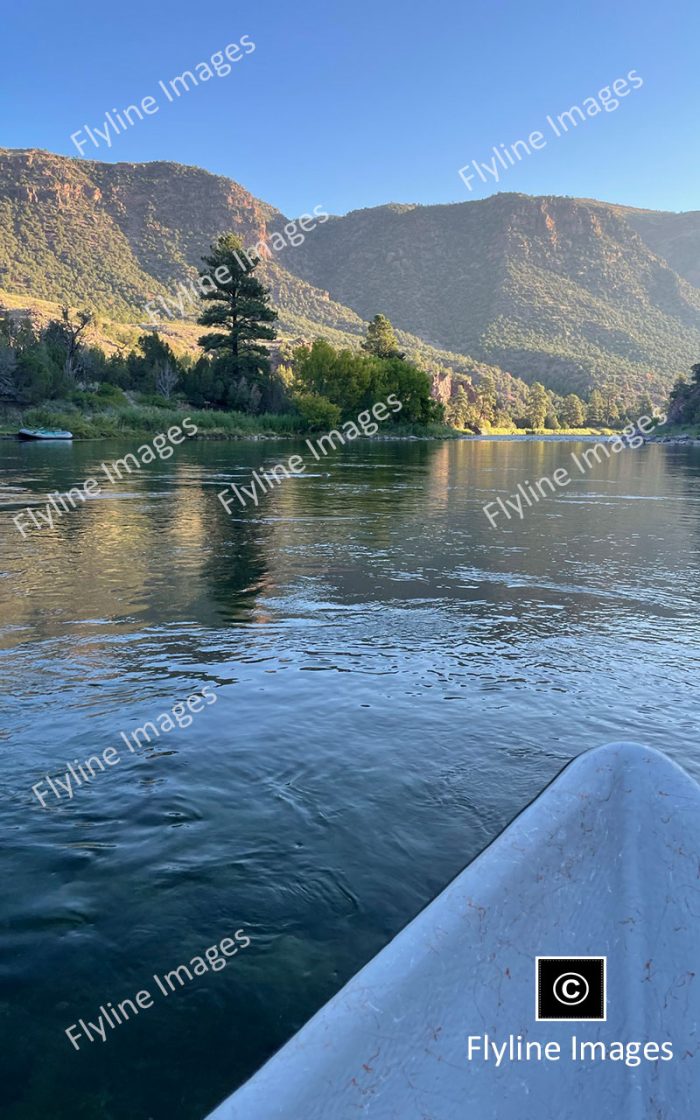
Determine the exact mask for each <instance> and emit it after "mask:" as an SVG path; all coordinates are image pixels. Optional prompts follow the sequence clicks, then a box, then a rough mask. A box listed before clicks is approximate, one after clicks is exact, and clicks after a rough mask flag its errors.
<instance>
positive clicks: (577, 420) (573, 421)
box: [562, 393, 586, 428]
mask: <svg viewBox="0 0 700 1120" xmlns="http://www.w3.org/2000/svg"><path fill="white" fill-rule="evenodd" d="M562 416H563V419H564V423H565V424H566V425H567V427H569V428H582V427H583V426H584V424H585V423H586V406H585V404H584V403H583V401H582V400H581V398H580V397H578V396H577V395H576V393H569V395H568V396H567V397H565V398H564V408H563V410H562Z"/></svg>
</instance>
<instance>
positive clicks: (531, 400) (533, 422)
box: [525, 381, 549, 428]
mask: <svg viewBox="0 0 700 1120" xmlns="http://www.w3.org/2000/svg"><path fill="white" fill-rule="evenodd" d="M525 410H526V418H527V425H528V427H529V428H544V422H545V420H546V418H547V412H548V411H549V396H548V394H547V390H546V389H545V387H544V385H542V384H541V382H539V381H533V383H532V385H531V386H530V388H529V389H528V391H527V404H526V406H525Z"/></svg>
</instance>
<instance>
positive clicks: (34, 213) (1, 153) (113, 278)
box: [0, 149, 700, 399]
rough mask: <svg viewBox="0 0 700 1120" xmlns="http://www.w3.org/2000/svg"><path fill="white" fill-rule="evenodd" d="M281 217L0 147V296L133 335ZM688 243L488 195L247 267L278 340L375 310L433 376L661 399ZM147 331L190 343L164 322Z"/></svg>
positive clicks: (178, 171) (329, 234)
mask: <svg viewBox="0 0 700 1120" xmlns="http://www.w3.org/2000/svg"><path fill="white" fill-rule="evenodd" d="M287 221H288V219H287V218H285V216H284V215H282V214H281V213H280V212H279V211H278V210H276V209H275V208H274V207H272V206H269V205H268V204H266V203H265V202H262V201H260V200H259V199H257V198H255V197H254V196H253V195H251V194H250V193H249V192H248V191H246V190H245V188H243V187H242V186H240V185H239V184H237V183H235V182H233V181H232V180H230V179H226V178H224V177H222V176H217V175H212V174H210V173H208V172H206V171H202V170H200V169H199V168H193V167H184V166H182V165H179V164H175V163H148V164H125V163H120V164H103V163H99V162H95V161H88V160H79V159H73V158H67V157H63V156H57V155H52V154H50V153H47V152H40V151H15V150H8V149H4V150H2V149H0V288H2V289H4V290H5V291H7V292H10V293H14V294H15V295H16V296H17V297H18V298H19V299H20V303H21V301H22V297H24V298H25V299H27V298H29V297H31V298H32V299H34V300H35V301H36V300H46V301H50V302H58V301H66V302H68V303H70V304H71V305H73V306H76V305H90V306H92V307H93V308H97V309H98V310H99V311H101V312H102V313H104V315H105V316H107V317H108V318H109V319H110V320H111V321H116V322H119V321H121V322H123V323H124V324H128V323H131V324H134V323H138V322H139V321H141V322H145V321H146V317H145V312H144V308H145V304H146V303H147V302H148V301H149V300H153V299H155V298H157V297H159V296H162V297H165V298H168V297H169V296H170V297H171V298H172V297H173V294H174V293H175V292H176V289H177V286H178V285H179V284H181V283H182V282H183V281H184V280H186V279H187V277H188V276H190V277H191V276H194V275H195V271H196V268H197V266H198V265H199V263H200V260H201V257H202V254H203V253H204V252H206V250H207V249H208V246H209V244H210V243H211V241H212V240H213V239H214V238H215V237H216V235H217V234H219V233H221V232H223V231H225V230H233V231H235V232H236V233H237V234H239V236H240V237H241V238H242V240H243V243H244V244H245V245H247V246H252V245H253V244H255V243H256V242H257V241H259V240H260V238H263V237H266V236H267V237H269V236H270V234H272V233H273V232H274V231H279V230H281V229H283V227H284V225H285V224H286V222H287ZM698 248H700V214H697V213H696V214H657V213H655V212H651V211H641V210H633V209H630V208H628V207H622V206H615V205H608V204H606V203H601V202H597V201H595V200H585V199H571V198H544V197H542V198H531V197H529V196H526V195H518V194H500V195H496V196H493V197H491V198H488V199H484V200H480V201H469V202H463V203H455V204H451V205H444V206H415V205H388V206H381V207H376V208H374V209H370V210H361V211H354V212H352V213H350V214H348V215H346V216H345V217H332V218H331V219H330V220H328V221H327V222H325V223H324V224H322V225H318V226H317V228H316V229H315V230H313V232H310V233H308V234H307V236H306V241H305V243H304V244H303V245H301V246H297V247H292V246H289V245H288V246H287V247H286V248H284V249H283V250H281V251H280V252H278V253H275V254H274V255H272V256H271V258H270V260H269V261H267V262H265V263H264V265H262V266H261V271H262V274H263V277H262V278H263V279H264V280H265V281H266V282H267V283H268V284H269V285H270V286H271V287H272V290H273V296H274V301H275V303H276V305H277V306H278V307H279V309H280V313H281V327H282V332H283V334H285V335H286V336H287V337H300V336H303V337H313V335H314V334H317V333H324V334H326V335H328V337H330V338H332V339H334V340H335V341H336V342H340V341H342V342H344V343H348V342H356V341H357V338H358V336H359V335H360V334H361V333H362V331H363V329H364V322H363V320H366V319H368V318H370V317H371V316H372V315H374V314H375V313H376V312H377V311H380V310H381V311H383V312H384V313H385V314H387V315H389V317H390V318H391V319H392V320H393V321H394V323H395V325H396V327H397V328H398V329H399V332H400V336H401V341H402V345H404V346H405V347H406V349H407V350H408V351H409V353H410V354H412V355H414V356H420V357H421V359H422V360H423V361H425V362H426V363H427V364H428V365H432V366H434V367H435V368H434V370H433V372H438V367H440V366H442V367H446V368H447V369H448V370H451V371H453V372H455V373H461V374H464V375H467V376H468V377H473V378H475V379H478V377H479V376H480V375H481V374H483V373H484V372H486V370H487V368H488V369H489V370H490V371H491V372H494V373H495V375H496V380H497V384H498V388H499V391H500V392H501V393H503V395H505V396H506V397H508V398H510V399H513V398H514V397H520V396H522V393H523V390H524V385H523V383H522V381H521V380H520V379H521V378H522V379H524V380H525V381H532V380H535V379H541V380H543V381H544V382H545V384H547V385H548V386H549V387H551V388H553V389H555V390H557V391H559V392H569V391H575V392H578V393H580V394H582V395H586V394H587V393H588V391H589V390H590V389H591V388H592V387H594V386H600V385H603V384H606V383H610V382H616V383H617V384H618V386H619V387H620V388H623V389H627V390H632V391H642V390H647V391H649V390H650V391H652V392H655V393H656V395H657V396H663V395H664V394H665V392H666V390H667V389H668V387H669V385H670V384H671V383H672V381H673V380H674V379H675V377H676V376H677V374H678V373H679V372H681V371H683V370H686V369H687V368H688V367H689V366H690V365H691V364H692V363H693V362H694V361H696V360H697V358H698V355H700V290H699V289H698V288H697V287H696V286H695V283H696V282H697V283H700V275H698V273H699V271H700V270H699V269H698V265H697V261H698V259H700V258H699V257H698V252H697V249H698ZM17 306H18V305H17ZM163 324H164V327H165V329H166V330H168V331H174V332H175V334H178V333H182V334H183V336H184V337H186V338H187V339H190V338H191V340H192V342H193V341H194V338H195V333H194V331H192V332H191V333H190V332H189V330H188V328H187V325H186V324H184V323H182V322H181V321H178V320H177V319H169V318H167V317H166V316H165V315H164V316H163ZM504 370H510V371H511V372H512V373H513V374H514V375H516V376H515V377H511V376H509V375H508V374H505V373H504V372H503V371H504Z"/></svg>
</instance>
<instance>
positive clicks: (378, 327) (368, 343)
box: [362, 315, 404, 358]
mask: <svg viewBox="0 0 700 1120" xmlns="http://www.w3.org/2000/svg"><path fill="white" fill-rule="evenodd" d="M362 349H363V350H366V351H367V353H368V354H374V356H375V357H376V358H403V357H404V355H403V354H402V353H401V351H400V350H399V340H398V338H397V337H396V334H395V332H394V328H393V327H392V325H391V323H390V321H389V320H388V319H387V317H386V315H375V316H374V318H373V319H372V322H371V323H370V324H369V326H368V327H367V338H366V339H365V341H364V342H363V343H362Z"/></svg>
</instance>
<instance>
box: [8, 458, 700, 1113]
mask: <svg viewBox="0 0 700 1120" xmlns="http://www.w3.org/2000/svg"><path fill="white" fill-rule="evenodd" d="M583 447H584V445H583V444H580V443H579V444H575V443H571V442H567V441H532V440H523V441H513V440H505V441H499V440H493V441H490V440H478V441H458V442H449V443H442V442H388V441H364V442H362V443H359V442H358V443H357V444H355V445H353V446H351V447H347V448H345V449H342V450H341V451H339V452H337V453H335V454H333V455H328V456H327V458H325V459H323V460H322V461H320V462H315V460H313V457H312V456H311V455H310V453H309V452H308V450H306V451H305V449H304V448H303V446H302V447H301V449H300V448H299V446H298V445H296V444H292V443H281V442H256V443H201V442H197V443H188V444H186V445H183V446H181V447H179V448H177V450H176V452H175V454H174V456H173V457H172V459H170V460H169V461H168V462H165V463H162V462H158V463H155V464H153V465H151V466H148V467H143V468H142V469H141V470H139V471H137V472H134V473H132V474H131V475H129V476H127V477H125V478H123V479H122V480H121V481H120V482H116V483H115V484H114V485H113V486H109V487H107V489H106V490H105V491H103V492H102V493H100V494H99V495H98V496H96V497H95V498H94V499H92V500H91V501H90V502H89V503H87V504H86V505H85V506H84V507H81V508H80V509H78V510H76V511H71V512H70V513H66V514H64V515H62V516H60V517H59V516H56V518H55V521H56V523H55V525H54V527H53V528H46V529H42V530H34V531H30V532H28V534H27V536H26V539H23V538H22V537H21V536H20V534H19V532H18V531H17V530H16V528H15V526H14V525H13V523H12V517H13V516H16V515H17V513H18V511H19V509H20V508H21V507H24V506H26V505H27V504H28V503H29V502H36V503H38V504H39V505H40V506H41V503H43V502H45V501H46V494H47V492H48V491H61V492H63V491H66V490H68V489H69V488H70V487H71V486H74V485H76V484H79V483H80V482H82V481H83V480H84V479H86V478H88V477H90V476H94V475H95V474H96V473H97V472H98V471H99V465H100V463H101V462H109V461H110V460H113V459H116V458H119V457H121V456H122V455H124V454H125V453H126V452H127V451H129V450H133V446H132V444H131V443H126V442H124V443H122V442H120V443H117V442H114V443H103V442H94V443H91V442H86V443H76V444H75V445H73V446H70V445H65V446H62V445H44V446H41V445H22V444H15V443H13V442H3V443H0V482H1V483H2V489H1V490H0V537H1V540H2V545H1V548H2V551H1V553H0V625H1V633H0V640H1V647H0V656H1V657H2V666H1V668H0V672H1V673H2V682H3V697H4V698H3V704H2V717H1V720H0V744H1V745H2V755H1V763H0V780H1V783H2V818H3V830H2V836H3V844H2V857H1V860H2V882H3V885H4V888H5V889H4V890H3V892H2V897H1V898H0V948H1V951H0V1023H1V1028H0V1029H1V1030H2V1046H1V1047H0V1061H1V1062H2V1067H3V1069H2V1082H1V1084H2V1097H3V1105H4V1108H3V1115H5V1116H6V1117H7V1118H8V1120H38V1118H39V1117H47V1116H50V1117H52V1120H163V1118H165V1117H167V1118H168V1120H198V1118H201V1117H202V1116H204V1115H205V1113H206V1112H207V1111H208V1110H209V1109H210V1108H212V1107H213V1106H214V1105H215V1104H216V1103H217V1102H218V1101H219V1100H220V1099H221V1098H222V1097H223V1096H225V1095H227V1094H228V1093H229V1092H231V1091H232V1090H233V1089H234V1088H235V1087H236V1086H237V1085H238V1084H240V1083H241V1082H242V1081H243V1080H244V1079H245V1078H246V1077H247V1076H248V1075H249V1074H251V1073H252V1072H253V1071H254V1070H255V1068H256V1067H257V1066H258V1065H259V1064H260V1063H261V1062H262V1061H263V1060H264V1059H265V1058H266V1057H267V1056H268V1055H270V1054H271V1053H272V1052H273V1051H274V1050H275V1049H276V1048H277V1047H278V1046H279V1045H280V1044H281V1043H282V1042H284V1041H285V1040H286V1039H287V1038H288V1037H289V1035H290V1034H291V1033H292V1032H293V1031H294V1030H295V1029H297V1028H298V1027H299V1026H301V1025H302V1024H303V1022H304V1021H305V1020H306V1019H307V1018H308V1017H309V1016H310V1014H311V1013H312V1012H313V1011H314V1010H316V1009H317V1008H318V1007H319V1006H320V1005H321V1003H323V1002H324V1001H325V1000H326V999H327V998H328V997H330V996H331V995H332V994H333V993H334V992H335V991H336V990H337V989H338V987H339V986H340V985H341V983H342V982H343V981H345V980H346V979H347V978H348V977H349V976H350V975H352V973H353V972H355V971H356V970H357V969H358V968H359V967H360V966H361V965H362V964H363V963H364V962H365V961H367V960H368V959H369V957H370V956H372V955H373V954H374V953H375V952H376V951H377V950H378V949H380V948H381V946H382V945H384V944H385V943H386V942H387V941H388V940H389V938H390V937H391V936H392V935H393V934H394V933H396V932H397V931H398V930H399V929H400V928H401V927H402V925H404V924H405V922H406V921H407V920H408V919H410V918H411V917H412V916H413V915H414V914H415V913H416V912H417V911H418V910H419V909H420V908H421V907H422V906H424V905H425V904H426V903H427V902H428V901H429V900H430V899H431V898H432V897H433V896H434V895H435V894H436V893H437V892H438V891H439V890H440V889H441V888H442V887H443V886H444V885H445V884H446V883H447V881H448V880H449V879H450V878H451V877H452V876H454V875H455V874H456V873H457V872H458V871H459V870H460V869H461V868H462V867H463V866H464V864H465V863H466V862H467V861H468V860H469V859H470V858H472V857H473V856H474V855H475V853H477V852H478V851H479V850H480V849H481V848H482V847H483V846H484V845H485V844H487V843H488V842H489V841H490V840H491V839H492V838H493V837H494V836H495V835H496V834H497V833H498V832H499V830H500V829H501V828H503V826H504V825H505V824H506V823H507V822H508V821H509V820H510V819H511V818H512V817H513V816H514V815H515V814H516V813H517V812H518V811H519V810H520V809H521V808H522V807H523V806H524V805H526V804H527V802H528V801H530V800H531V799H532V798H533V797H534V796H536V795H537V793H539V791H540V790H541V789H542V788H543V786H544V785H545V784H546V783H547V782H549V781H550V780H551V779H552V778H553V777H554V776H555V775H556V774H557V773H558V771H559V770H560V769H561V768H562V766H563V765H564V764H565V763H566V762H567V761H568V760H569V759H570V758H572V757H573V756H574V755H576V754H578V753H579V752H581V751H583V750H586V749H588V748H590V747H594V746H597V745H599V744H602V743H605V742H608V741H612V740H620V739H628V740H635V741H638V742H642V743H646V744H649V745H651V746H655V747H658V748H660V749H662V750H664V751H667V752H668V753H669V754H670V755H672V756H673V757H674V758H675V759H677V760H678V761H679V762H681V763H682V764H683V765H684V766H685V767H686V768H687V769H688V770H689V771H690V772H691V773H692V774H694V775H695V776H696V777H700V750H699V749H698V745H697V743H698V736H697V712H698V709H697V680H698V676H697V670H698V650H699V648H700V646H699V643H698V637H699V625H698V614H697V603H698V550H699V547H700V487H699V485H698V483H699V479H700V451H698V450H695V449H693V448H681V447H671V446H660V445H653V446H646V447H643V448H641V449H640V450H637V451H633V450H628V451H625V452H623V453H620V454H618V455H616V456H614V457H613V458H612V459H611V460H610V461H606V462H603V463H601V464H600V465H599V466H595V468H594V469H593V470H591V471H590V472H587V473H586V474H582V473H580V472H578V471H573V472H572V473H573V475H574V477H573V481H572V482H571V484H570V485H569V486H568V487H567V488H566V489H562V490H561V491H560V492H558V493H557V494H556V496H553V497H550V498H547V499H546V500H542V501H540V502H539V503H537V504H536V505H534V506H533V508H531V509H530V508H528V509H527V510H526V512H525V515H524V517H523V519H522V520H521V519H519V518H518V517H517V515H514V516H513V517H512V518H511V519H510V520H506V518H505V517H503V516H500V517H499V518H498V520H497V523H496V527H495V528H492V527H491V526H490V524H489V522H488V520H487V518H486V517H485V515H484V513H483V511H482V506H483V505H484V503H485V502H489V501H493V500H494V499H495V498H496V497H497V496H501V497H502V498H507V497H509V496H510V495H512V494H513V493H514V492H515V491H516V489H517V486H518V483H524V481H525V480H526V479H529V480H533V479H536V478H540V477H541V476H544V475H550V474H551V473H552V472H553V471H554V470H555V469H557V467H562V466H563V467H565V468H567V469H568V470H569V471H572V461H571V453H572V451H574V452H578V453H579V454H580V452H581V450H582V448H583ZM299 450H301V452H302V454H304V455H305V459H306V461H308V462H309V466H308V469H307V471H306V473H305V474H303V475H302V476H300V477H299V478H295V479H292V480H289V481H285V482H284V483H283V484H281V485H280V486H278V487H275V488H274V491H273V492H271V493H269V494H268V495H267V496H265V497H263V498H262V499H261V500H260V504H259V506H258V507H257V508H256V507H254V506H251V504H250V503H249V505H248V507H247V508H245V509H244V508H243V507H241V506H240V505H238V506H234V507H233V509H232V513H231V515H230V516H229V515H227V514H226V512H225V511H224V509H223V508H222V506H221V504H220V503H219V502H218V501H217V498H216V494H217V491H218V490H220V489H221V488H222V487H223V486H225V485H226V484H227V483H228V482H230V481H236V482H238V483H242V484H244V485H245V484H246V483H247V482H248V479H249V476H250V473H251V471H252V470H254V469H260V468H261V467H263V468H264V467H268V468H271V467H272V466H273V465H274V464H275V463H277V462H279V461H280V460H281V459H284V458H287V457H288V456H289V455H291V454H293V453H294V452H296V451H299ZM205 685H206V686H208V687H209V688H210V689H212V690H213V692H214V694H215V696H216V702H215V703H212V704H207V705H206V706H205V707H204V708H203V710H202V711H200V712H198V713H197V714H195V715H194V716H193V721H192V723H191V725H190V726H188V727H183V728H180V727H178V726H175V728H174V729H171V730H169V731H163V732H162V733H161V734H160V736H158V737H157V738H152V741H151V742H150V744H149V743H146V744H144V746H142V747H141V748H139V749H138V750H136V751H134V752H133V753H130V752H129V751H128V750H127V749H126V747H125V746H124V740H122V739H121V737H120V732H122V731H124V732H126V733H128V732H130V731H131V730H132V729H133V728H135V727H137V726H139V725H144V724H145V722H146V721H149V720H150V721H153V720H155V719H156V717H158V716H159V714H162V713H165V712H168V711H170V710H172V708H173V706H174V705H176V704H177V703H179V702H182V701H184V700H186V699H187V697H188V696H191V695H192V694H194V693H195V692H200V691H201V689H202V688H203V687H204V686H205ZM183 722H186V721H185V720H183ZM166 726H167V725H166ZM110 746H112V747H114V748H115V753H116V752H117V751H118V752H119V761H118V763H116V764H114V765H113V766H112V767H107V768H106V770H105V772H100V771H97V773H96V775H95V778H94V780H93V781H91V782H90V783H89V784H87V783H83V784H82V785H81V787H80V788H79V789H78V788H75V790H74V796H73V797H72V799H69V798H68V795H67V794H65V793H64V795H63V796H62V797H61V798H60V799H59V798H57V797H56V796H54V795H53V794H52V793H51V792H49V793H48V795H46V794H45V796H46V807H45V808H42V807H41V805H40V803H39V801H38V799H37V797H36V796H35V795H34V794H32V786H34V785H35V784H36V783H39V782H42V781H43V782H44V783H45V782H46V778H45V776H46V775H49V776H52V775H59V776H60V775H65V772H66V768H67V766H68V764H69V763H71V762H73V760H76V761H77V762H81V761H83V760H85V759H87V758H88V757H90V756H93V755H95V754H97V753H100V752H102V751H104V750H105V749H106V748H108V747H110ZM110 757H113V755H112V756H110ZM93 768H94V764H93ZM41 788H42V789H43V790H44V791H46V788H47V787H46V785H44V786H43V787H41ZM57 788H58V789H59V790H60V787H57ZM240 929H243V930H245V932H246V934H247V935H249V936H250V937H251V944H250V946H249V947H248V948H246V949H245V950H241V951H239V952H238V954H237V955H236V956H233V957H231V958H230V959H229V960H228V963H227V965H226V967H225V968H223V969H219V970H217V971H212V970H209V971H207V972H206V973H205V974H203V975H201V976H197V977H195V978H194V979H193V980H192V982H191V983H187V984H186V985H185V986H184V987H183V988H182V989H181V990H177V991H172V992H171V993H170V994H169V995H168V996H167V997H166V996H164V995H161V994H160V993H159V992H157V990H156V982H155V980H154V974H155V975H158V976H160V977H162V976H163V974H164V973H167V972H169V971H170V970H172V969H175V968H177V967H178V966H179V965H181V964H183V963H187V962H189V961H190V960H191V959H192V958H194V957H195V956H197V955H204V953H205V950H206V949H207V948H208V947H211V946H215V945H217V944H218V943H220V942H221V940H222V939H223V938H225V937H232V936H233V934H234V931H235V930H240ZM144 989H145V990H148V991H150V992H151V993H152V994H155V998H154V999H153V1000H152V1006H150V1007H149V1008H147V1009H142V1010H141V1011H140V1012H139V1013H138V1015H136V1016H134V1015H132V1016H131V1018H130V1019H129V1021H128V1022H126V1021H124V1022H122V1023H121V1024H120V1025H116V1026H115V1027H113V1028H108V1029H107V1030H106V1031H105V1034H106V1042H105V1043H103V1042H101V1041H100V1040H99V1037H96V1040H95V1041H94V1042H93V1043H90V1042H88V1041H86V1039H85V1038H84V1037H82V1038H81V1039H80V1049H79V1051H75V1049H74V1048H73V1047H72V1046H71V1044H70V1042H69V1041H68V1039H67V1037H66V1035H65V1033H64V1031H65V1029H66V1028H67V1027H69V1026H71V1025H72V1024H77V1023H78V1020H79V1019H80V1018H82V1019H83V1020H84V1021H88V1022H93V1023H94V1022H96V1020H97V1019H98V1016H99V1014H100V1007H102V1008H105V1007H106V1006H107V1004H108V1003H110V1002H111V1004H112V1006H116V1005H117V1003H118V1002H119V1001H123V1000H125V999H127V998H128V999H132V1000H133V999H134V997H135V994H136V993H137V992H138V991H140V990H144ZM280 1088H281V1090H282V1088H283V1087H280Z"/></svg>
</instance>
